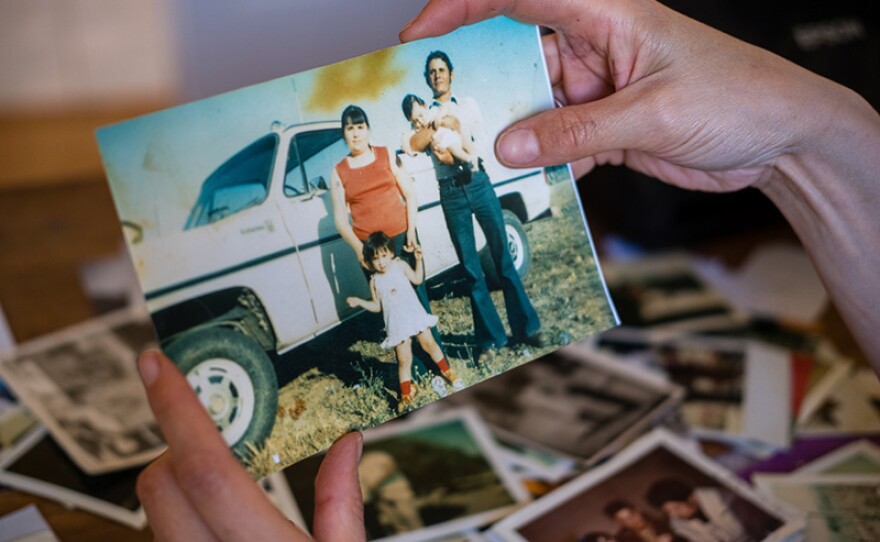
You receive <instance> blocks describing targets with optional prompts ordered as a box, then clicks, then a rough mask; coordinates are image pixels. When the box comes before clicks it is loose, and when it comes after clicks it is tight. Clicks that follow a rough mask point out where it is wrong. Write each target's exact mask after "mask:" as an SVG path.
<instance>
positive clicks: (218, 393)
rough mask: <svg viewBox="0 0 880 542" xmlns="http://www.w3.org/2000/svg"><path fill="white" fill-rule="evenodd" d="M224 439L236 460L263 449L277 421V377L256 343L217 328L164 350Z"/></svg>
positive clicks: (269, 361)
mask: <svg viewBox="0 0 880 542" xmlns="http://www.w3.org/2000/svg"><path fill="white" fill-rule="evenodd" d="M166 351H167V354H168V357H170V358H171V359H173V360H174V361H175V363H177V366H178V367H180V370H181V372H183V374H184V375H186V379H187V380H188V381H189V383H190V385H191V386H192V388H193V390H195V392H196V395H198V397H199V400H200V401H201V403H202V405H204V407H205V409H206V410H207V411H208V414H210V416H211V418H212V419H213V420H214V423H215V424H216V425H217V429H218V430H220V432H221V433H222V434H223V438H224V439H225V440H226V442H227V444H229V446H230V447H231V448H232V451H233V452H235V454H236V455H237V456H239V457H240V458H246V457H247V456H248V453H249V451H248V448H247V446H246V444H247V443H250V444H251V445H252V446H254V447H257V448H259V447H261V446H262V445H263V442H265V440H266V439H267V438H268V437H269V434H270V433H271V432H272V427H273V426H274V425H275V413H276V410H277V408H278V381H277V378H276V376H275V368H274V366H273V365H272V360H271V359H269V356H268V355H267V354H266V352H265V351H264V350H263V349H262V348H260V346H259V345H258V344H257V342H256V341H254V340H253V339H251V338H250V337H247V336H246V335H243V334H241V333H237V332H235V331H232V330H230V329H225V328H220V327H215V328H209V329H203V330H200V331H196V332H193V333H190V334H187V335H185V336H184V337H182V338H181V339H179V340H177V341H175V342H174V343H172V344H171V345H170V346H169V347H168V348H167V349H166Z"/></svg>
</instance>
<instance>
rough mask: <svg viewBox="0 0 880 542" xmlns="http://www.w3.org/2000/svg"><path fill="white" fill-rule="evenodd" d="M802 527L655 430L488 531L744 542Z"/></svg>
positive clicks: (515, 537) (551, 537) (553, 540)
mask: <svg viewBox="0 0 880 542" xmlns="http://www.w3.org/2000/svg"><path fill="white" fill-rule="evenodd" d="M802 527H803V518H802V517H801V516H800V515H799V514H798V513H797V512H796V511H795V510H793V509H792V508H790V507H788V506H786V505H784V504H781V503H779V502H776V501H774V500H773V499H770V498H767V497H764V496H762V495H760V494H758V493H757V492H756V491H754V490H753V489H752V488H751V487H749V486H748V485H747V484H745V483H744V482H742V481H741V480H739V479H738V478H736V476H735V475H734V474H733V473H731V472H729V471H727V470H725V469H724V468H722V467H721V466H719V465H718V464H716V463H714V462H713V461H711V460H710V459H708V458H706V457H705V456H704V455H702V454H700V453H699V452H697V451H695V450H694V448H693V447H692V446H691V444H690V443H688V442H686V441H684V440H682V439H681V438H680V437H677V436H675V435H674V434H672V433H670V432H669V431H667V430H665V429H655V430H654V431H652V432H651V433H649V434H647V435H645V436H643V437H642V438H640V439H639V440H638V441H636V442H634V443H632V444H631V445H629V446H628V447H627V448H626V449H624V450H623V451H621V452H619V453H618V454H616V455H614V456H613V457H612V458H611V459H609V460H608V461H607V462H604V463H602V464H600V465H598V466H596V467H593V468H592V469H590V470H589V471H587V472H586V473H585V474H583V475H581V476H579V477H577V478H575V479H574V480H572V481H571V482H569V483H567V484H565V485H563V486H561V487H560V488H558V489H557V490H555V491H553V492H551V493H549V494H547V495H546V496H544V497H542V498H540V499H538V500H536V501H534V502H532V503H530V504H528V505H526V506H525V507H523V508H521V509H519V510H517V511H516V512H514V513H513V514H511V515H510V516H508V517H507V518H505V519H503V520H501V521H500V522H498V523H496V524H495V525H494V526H492V528H491V529H490V531H489V534H490V538H491V536H495V537H497V538H498V539H502V540H506V541H539V540H540V541H541V542H557V541H559V542H562V541H571V540H602V539H603V537H604V539H605V540H643V539H646V538H645V536H650V537H651V538H650V539H654V540H662V539H666V540H671V541H673V542H679V541H691V542H694V541H704V540H706V541H707V540H713V541H715V540H723V541H731V542H732V541H739V542H746V541H758V540H783V539H785V538H786V537H787V536H790V535H792V534H793V533H795V532H797V531H798V530H799V529H801V528H802ZM639 533H641V534H639ZM640 536H641V538H639V537H640ZM493 539H495V538H493Z"/></svg>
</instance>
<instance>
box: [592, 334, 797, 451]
mask: <svg viewBox="0 0 880 542" xmlns="http://www.w3.org/2000/svg"><path fill="white" fill-rule="evenodd" d="M592 344H593V345H594V346H595V347H596V348H598V349H599V350H600V351H602V352H607V353H609V354H612V355H614V356H616V357H617V358H618V359H621V360H624V361H625V362H627V363H629V364H632V365H635V366H639V367H644V368H648V369H651V370H653V371H656V372H659V373H661V374H663V375H665V376H667V377H668V378H669V379H670V380H671V381H672V382H675V383H676V384H678V385H680V386H682V387H683V388H684V389H685V390H686V397H685V400H684V404H683V405H682V415H683V417H684V419H685V421H686V422H687V424H688V426H689V427H691V428H692V429H693V430H694V432H696V433H699V434H702V435H710V436H714V437H724V436H727V437H747V438H751V439H758V440H761V441H762V442H766V443H769V444H772V445H774V446H787V445H788V444H789V443H790V441H791V428H790V427H791V420H792V417H793V416H794V413H793V412H792V407H791V404H792V399H791V397H792V367H793V364H794V362H793V356H792V353H791V352H790V351H788V350H785V349H781V348H777V347H774V346H771V345H768V344H764V343H759V342H756V341H747V340H740V339H728V338H715V337H703V336H695V335H694V336H689V335H678V334H669V333H662V332H661V333H658V332H654V331H643V330H638V329H632V328H625V329H624V328H620V329H616V330H614V333H610V334H604V335H602V336H601V337H598V338H597V339H596V340H595V341H594V342H593V343H592Z"/></svg>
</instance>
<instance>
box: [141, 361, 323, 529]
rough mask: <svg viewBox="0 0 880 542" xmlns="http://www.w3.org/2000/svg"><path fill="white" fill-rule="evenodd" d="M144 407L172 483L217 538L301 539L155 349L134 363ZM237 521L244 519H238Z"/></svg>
mask: <svg viewBox="0 0 880 542" xmlns="http://www.w3.org/2000/svg"><path fill="white" fill-rule="evenodd" d="M138 368H139V370H140V372H141V377H142V379H143V381H144V385H145V387H146V390H147V398H148V399H149V402H150V407H151V408H152V409H153V413H154V414H155V415H156V420H157V421H158V423H159V427H160V428H161V429H162V433H163V435H164V436H165V440H166V441H167V443H168V447H169V449H170V450H171V458H172V467H173V470H174V475H175V478H176V480H177V481H178V484H179V486H180V488H181V490H182V491H183V493H184V494H185V495H186V497H187V499H188V500H189V502H191V503H192V504H193V506H194V507H195V508H196V509H197V510H198V513H199V515H201V517H202V518H203V520H204V522H205V523H206V524H207V525H209V526H210V528H211V530H212V531H213V532H214V534H215V535H216V536H217V537H218V538H220V539H221V540H229V541H235V540H276V539H279V537H281V536H283V537H285V538H286V539H289V540H307V537H306V535H305V534H304V533H302V531H299V530H298V529H296V528H294V527H293V525H292V524H291V523H290V522H289V521H287V519H286V518H284V516H283V515H282V514H281V513H280V512H278V510H277V509H276V508H275V507H274V505H272V503H271V502H269V500H268V499H267V498H266V496H265V495H264V494H263V492H262V491H261V490H260V488H259V486H258V485H257V484H256V483H255V482H254V480H253V478H251V476H250V474H248V472H247V471H245V470H244V468H243V467H242V466H241V465H240V464H239V463H238V460H236V459H235V456H234V455H233V454H232V451H231V450H230V449H229V447H228V446H227V445H226V442H225V441H224V440H223V438H222V436H221V435H220V433H219V432H218V431H217V428H216V427H215V426H214V423H213V422H212V421H211V419H210V417H209V416H208V414H207V412H206V411H205V409H204V408H203V407H202V405H201V403H199V400H198V398H197V397H196V395H195V393H194V392H193V391H192V389H191V388H190V386H189V383H188V382H187V381H186V378H184V376H183V374H181V372H180V371H179V370H178V369H177V367H175V366H174V364H173V363H172V362H171V360H169V359H168V358H167V357H165V356H164V355H163V354H161V353H160V352H158V351H147V352H144V354H142V355H141V357H140V359H139V360H138ZM242 518H247V519H246V520H243V519H242Z"/></svg>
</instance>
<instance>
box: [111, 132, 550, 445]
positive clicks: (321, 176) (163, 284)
mask: <svg viewBox="0 0 880 542" xmlns="http://www.w3.org/2000/svg"><path fill="white" fill-rule="evenodd" d="M347 152H348V149H347V147H346V145H345V142H344V141H343V140H342V132H341V130H340V125H339V122H317V123H305V124H296V125H290V126H285V125H283V124H281V123H280V122H275V123H273V124H272V127H271V129H270V131H269V133H267V134H266V135H264V136H263V137H261V138H259V139H257V140H256V141H254V142H253V143H251V144H250V145H248V146H246V147H245V148H243V149H242V150H241V151H239V152H238V153H236V154H235V155H233V156H232V157H231V158H229V159H228V160H226V161H225V162H224V163H223V164H221V165H220V166H219V167H218V168H217V169H216V170H215V171H214V172H213V173H212V174H211V175H209V176H208V178H207V179H205V181H204V182H203V184H202V186H201V191H200V193H199V196H198V198H197V201H196V202H195V203H194V205H193V207H192V211H191V212H190V215H189V218H188V220H187V222H186V225H185V227H184V229H183V231H178V232H175V233H172V234H170V235H165V236H163V237H162V238H161V239H159V240H156V241H154V240H151V239H144V238H143V235H142V233H143V232H142V230H140V228H141V226H140V225H138V224H134V223H130V222H125V221H124V222H123V224H124V225H126V226H127V227H128V228H129V229H130V230H131V231H129V232H128V233H129V235H128V239H129V245H130V249H131V253H132V256H133V258H134V260H135V266H136V268H137V270H138V274H139V275H140V279H141V283H142V285H143V288H144V295H145V297H146V299H147V305H148V307H149V310H150V312H151V314H152V317H153V321H154V323H155V324H156V328H157V330H158V333H159V337H160V339H161V340H162V344H163V346H164V348H165V350H166V352H167V353H168V354H169V355H170V356H171V358H172V359H174V360H175V362H176V363H177V364H178V365H179V366H180V368H181V370H182V371H183V372H184V373H185V374H187V377H188V379H189V381H190V383H191V384H192V386H193V388H194V389H195V390H196V392H197V393H198V394H199V397H200V399H201V400H202V403H203V404H204V405H205V407H206V408H207V409H208V411H209V412H210V414H211V416H212V417H213V419H214V420H215V422H216V423H217V426H218V427H219V429H220V430H221V431H222V432H223V434H224V437H225V439H226V441H227V442H228V443H229V444H230V445H231V446H232V447H233V449H234V450H235V451H236V452H237V453H239V454H244V453H245V449H246V447H245V443H246V442H250V443H251V444H252V445H255V446H259V445H260V444H261V443H262V442H263V441H264V440H265V438H266V437H268V435H269V433H270V432H271V429H272V426H273V425H274V421H275V413H276V408H277V395H278V386H279V382H278V378H277V376H276V371H275V366H274V363H273V360H274V359H277V357H278V356H277V355H278V354H283V353H285V352H287V351H289V350H290V349H292V348H294V347H296V346H297V345H299V344H302V343H304V342H306V341H309V340H310V339H312V338H314V337H316V336H317V335H319V334H321V333H323V332H325V331H327V330H328V329H331V328H333V327H334V326H336V325H338V324H339V323H341V322H343V321H344V320H346V319H348V318H350V317H351V316H354V315H355V313H356V312H357V311H356V310H354V309H351V308H349V307H348V305H347V304H346V302H345V299H346V297H348V296H352V295H357V296H360V297H367V296H368V290H369V288H368V285H367V282H366V279H365V278H364V275H363V273H362V272H361V269H360V267H359V265H358V260H357V258H356V255H355V254H354V251H352V250H351V248H350V247H349V246H348V245H347V244H346V243H345V242H344V241H343V240H342V238H341V237H340V235H339V233H338V232H337V231H336V228H335V226H334V223H333V212H332V205H331V201H330V194H329V191H328V190H327V180H328V179H329V178H330V172H331V170H332V168H333V166H334V165H335V164H336V163H337V162H338V161H339V160H340V159H342V157H343V156H345V155H346V153H347ZM399 156H400V160H401V162H402V163H403V165H404V167H405V168H406V171H407V172H408V173H409V174H410V175H412V177H413V181H414V185H415V191H416V194H417V196H418V202H419V214H418V233H419V237H420V242H421V244H422V245H423V247H424V250H425V266H426V271H427V276H428V282H429V284H431V281H432V280H437V278H438V276H439V275H440V274H441V273H443V272H444V271H447V270H451V269H453V268H454V267H455V266H456V265H457V264H458V260H457V258H456V255H455V251H454V249H453V247H452V242H451V241H450V239H449V234H448V232H447V229H446V223H445V221H444V218H443V213H442V210H441V208H440V202H439V191H438V186H437V182H436V178H435V175H434V169H433V167H432V165H431V161H430V159H429V158H428V157H427V156H420V157H416V158H413V157H409V156H406V155H400V154H399ZM489 174H490V177H491V178H492V180H493V182H494V185H495V191H496V193H497V194H498V197H499V200H500V201H501V205H502V207H503V209H504V218H505V222H506V225H507V237H508V246H509V248H510V251H511V254H512V255H513V257H514V261H515V264H516V266H517V269H518V270H519V272H520V274H521V275H523V276H524V275H525V274H527V273H528V270H529V265H530V250H529V243H528V239H527V238H526V236H525V233H524V231H523V229H522V223H523V222H527V221H530V220H534V219H536V218H538V217H541V216H545V215H548V214H549V211H550V190H549V186H548V184H547V181H546V177H545V174H544V171H543V170H541V169H530V170H516V171H514V170H506V169H502V168H501V167H500V166H498V168H497V171H494V170H490V171H489ZM475 227H476V229H477V234H478V237H480V238H479V239H478V243H480V244H479V245H478V246H482V245H484V244H485V241H484V239H482V232H480V230H479V227H478V226H475ZM487 260H488V259H487ZM488 271H489V273H488V276H489V277H490V282H491V278H492V276H493V275H494V272H492V270H488ZM282 385H283V383H282Z"/></svg>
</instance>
